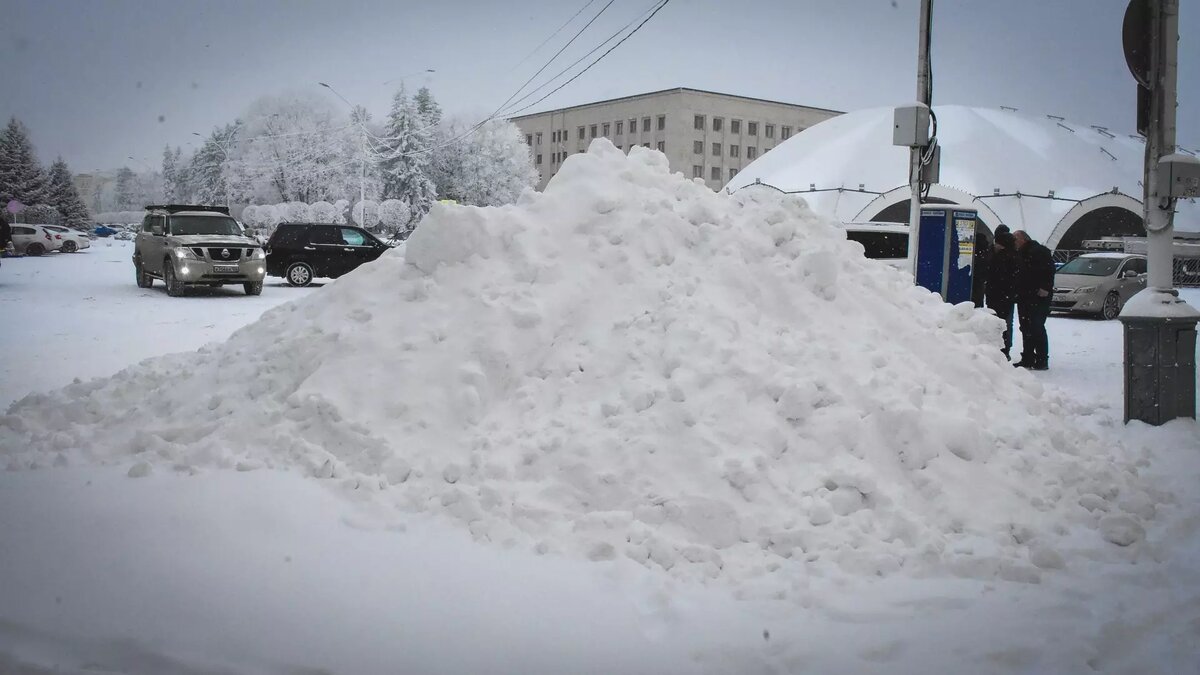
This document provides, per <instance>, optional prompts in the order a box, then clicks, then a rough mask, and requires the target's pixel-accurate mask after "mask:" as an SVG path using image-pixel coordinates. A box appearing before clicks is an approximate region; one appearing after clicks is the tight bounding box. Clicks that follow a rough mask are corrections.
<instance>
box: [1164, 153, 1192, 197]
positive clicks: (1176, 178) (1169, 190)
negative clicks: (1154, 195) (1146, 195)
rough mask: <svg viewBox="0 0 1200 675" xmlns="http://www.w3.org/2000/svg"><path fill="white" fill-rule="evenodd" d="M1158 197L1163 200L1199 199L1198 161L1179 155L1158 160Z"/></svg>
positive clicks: (1166, 156)
mask: <svg viewBox="0 0 1200 675" xmlns="http://www.w3.org/2000/svg"><path fill="white" fill-rule="evenodd" d="M1157 178H1158V185H1157V186H1156V187H1157V188H1158V189H1157V192H1158V196H1159V197H1160V198H1165V199H1179V198H1183V199H1192V198H1195V197H1200V159H1196V158H1195V157H1188V156H1187V155H1182V154H1179V153H1175V154H1171V155H1165V156H1164V157H1163V158H1162V159H1160V160H1158V176H1157Z"/></svg>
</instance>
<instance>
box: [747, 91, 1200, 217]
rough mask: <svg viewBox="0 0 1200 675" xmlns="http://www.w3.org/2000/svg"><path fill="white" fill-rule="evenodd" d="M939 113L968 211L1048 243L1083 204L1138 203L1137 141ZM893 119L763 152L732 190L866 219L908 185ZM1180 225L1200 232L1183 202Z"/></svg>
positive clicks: (812, 133) (864, 114) (970, 110)
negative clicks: (748, 189) (1105, 200)
mask: <svg viewBox="0 0 1200 675" xmlns="http://www.w3.org/2000/svg"><path fill="white" fill-rule="evenodd" d="M934 112H935V113H936V115H937V121H938V129H937V134H938V143H939V145H940V146H941V147H942V156H941V180H940V181H939V185H940V186H944V187H945V188H948V190H946V192H951V191H958V193H962V194H965V195H966V196H968V198H973V201H970V204H971V205H972V206H978V207H980V208H981V210H984V207H986V209H990V210H991V211H993V212H994V213H995V214H996V216H998V217H999V219H1000V220H1001V222H1004V223H1007V224H1008V225H1009V226H1010V227H1012V229H1014V230H1016V229H1024V230H1026V231H1028V232H1029V233H1030V234H1031V235H1032V236H1033V237H1034V238H1035V239H1038V240H1042V241H1047V240H1048V239H1049V238H1050V235H1051V233H1052V231H1053V229H1054V227H1055V226H1056V225H1057V224H1058V222H1059V221H1060V220H1062V218H1063V216H1065V215H1066V214H1067V212H1068V211H1070V210H1071V208H1072V207H1074V206H1075V205H1076V204H1077V203H1078V202H1079V201H1081V200H1084V199H1088V198H1090V197H1095V196H1097V195H1104V194H1108V193H1112V192H1113V191H1114V189H1115V190H1116V191H1117V192H1118V193H1121V194H1124V195H1129V196H1130V197H1131V198H1132V199H1134V200H1137V201H1138V202H1139V203H1140V201H1141V194H1142V187H1141V180H1142V165H1143V156H1144V153H1145V144H1144V142H1143V140H1142V139H1141V138H1140V137H1137V136H1130V135H1128V134H1118V133H1114V132H1110V131H1108V130H1107V129H1104V128H1103V127H1092V126H1088V125H1085V124H1076V123H1073V122H1069V121H1065V120H1061V119H1059V118H1055V117H1039V116H1035V115H1027V114H1024V113H1018V112H1013V111H1009V110H995V109H988V108H974V107H969V106H959V105H945V106H934ZM892 115H893V109H892V108H890V107H888V108H871V109H867V110H858V111H855V112H850V113H846V114H845V115H840V116H838V117H834V118H831V119H828V120H825V121H823V122H821V123H820V124H816V125H814V126H812V127H810V128H809V129H806V130H804V131H803V132H801V133H799V134H797V135H796V136H793V137H792V138H791V139H789V140H787V141H786V142H784V143H782V144H781V145H779V146H778V147H777V148H775V149H773V150H772V151H771V152H769V153H766V154H764V155H762V156H761V157H760V158H759V159H757V160H755V161H754V162H752V163H751V164H750V165H749V166H747V167H746V168H744V169H743V170H742V171H741V172H739V173H738V174H737V176H736V177H734V179H733V180H731V181H730V182H729V184H728V185H727V186H726V188H727V189H728V190H730V191H734V190H738V189H740V188H742V187H745V186H748V185H751V184H753V183H755V182H756V181H761V182H762V183H765V184H768V185H771V186H774V187H776V188H779V189H780V190H783V191H785V192H804V193H805V194H804V195H803V196H804V198H805V199H806V201H808V203H809V206H810V207H812V208H813V210H815V211H817V212H818V213H821V214H823V215H828V216H831V217H834V218H836V219H838V220H869V219H871V218H873V217H874V216H876V215H877V213H878V211H876V207H877V208H879V209H880V210H882V207H883V204H882V203H881V202H880V201H879V200H877V197H878V195H879V194H880V193H887V192H889V191H892V190H896V189H898V188H899V189H907V176H908V158H909V151H908V149H907V148H902V147H897V146H894V145H892V126H893V120H892ZM839 188H840V190H839ZM809 190H814V191H812V192H809ZM996 193H999V196H996ZM1051 194H1053V198H1049V197H1050V195H1051ZM873 201H874V202H876V205H875V206H874V207H872V208H870V209H867V207H868V205H870V204H871V203H872V202H873ZM959 201H969V200H959ZM864 211H870V212H864ZM981 215H982V214H981ZM985 219H986V218H985ZM993 220H994V219H993ZM988 224H989V225H990V226H991V227H995V226H996V224H997V223H995V222H990V223H988ZM1175 226H1176V228H1177V229H1179V230H1186V231H1200V208H1197V205H1196V203H1195V201H1194V200H1193V201H1181V202H1180V204H1179V207H1178V214H1177V216H1176V219H1175Z"/></svg>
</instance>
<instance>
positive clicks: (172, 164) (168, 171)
mask: <svg viewBox="0 0 1200 675" xmlns="http://www.w3.org/2000/svg"><path fill="white" fill-rule="evenodd" d="M179 158H180V151H179V148H176V149H175V150H171V146H169V145H168V146H167V147H165V148H163V158H162V192H163V202H164V203H167V204H171V203H174V202H177V201H180V199H179V197H180V187H181V185H180V182H181V181H180V179H179V178H180V177H179Z"/></svg>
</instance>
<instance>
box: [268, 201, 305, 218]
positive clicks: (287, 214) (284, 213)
mask: <svg viewBox="0 0 1200 675" xmlns="http://www.w3.org/2000/svg"><path fill="white" fill-rule="evenodd" d="M275 208H276V209H277V210H278V211H279V213H280V221H279V222H281V223H307V222H309V221H311V220H312V210H311V209H310V208H309V206H308V204H305V203H304V202H287V203H285V204H277V205H276V206H275Z"/></svg>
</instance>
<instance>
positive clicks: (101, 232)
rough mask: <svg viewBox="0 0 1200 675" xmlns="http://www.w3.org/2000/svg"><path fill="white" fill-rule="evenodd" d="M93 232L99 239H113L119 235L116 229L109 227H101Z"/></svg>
mask: <svg viewBox="0 0 1200 675" xmlns="http://www.w3.org/2000/svg"><path fill="white" fill-rule="evenodd" d="M93 232H94V233H95V235H96V236H97V237H111V236H113V235H114V234H116V233H117V230H116V229H114V228H111V227H109V226H107V225H100V226H99V227H97V228H96V229H95V230H93Z"/></svg>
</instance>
